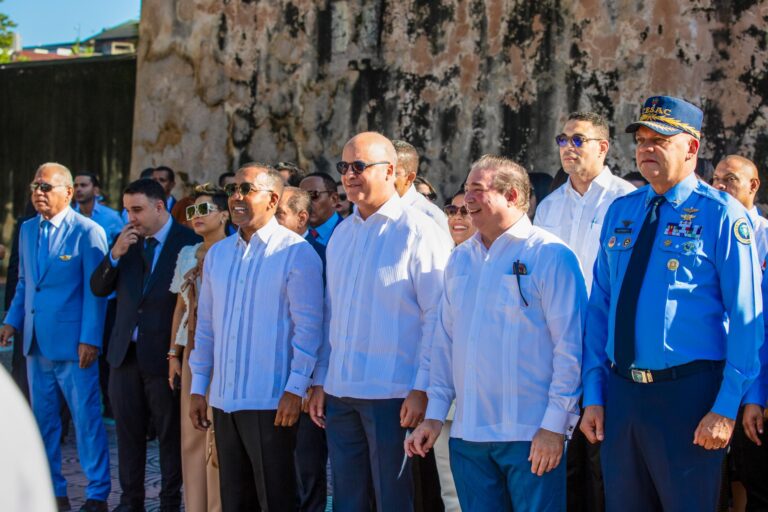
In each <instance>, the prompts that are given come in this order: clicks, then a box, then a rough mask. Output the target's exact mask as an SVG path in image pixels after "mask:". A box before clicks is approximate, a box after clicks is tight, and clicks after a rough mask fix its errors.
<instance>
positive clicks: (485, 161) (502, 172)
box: [469, 155, 531, 212]
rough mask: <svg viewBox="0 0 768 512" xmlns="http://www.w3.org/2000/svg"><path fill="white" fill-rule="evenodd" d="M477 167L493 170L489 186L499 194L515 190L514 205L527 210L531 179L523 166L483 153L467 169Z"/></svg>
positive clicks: (529, 200)
mask: <svg viewBox="0 0 768 512" xmlns="http://www.w3.org/2000/svg"><path fill="white" fill-rule="evenodd" d="M477 169H490V170H493V171H495V174H494V176H493V180H492V181H491V186H492V187H493V188H494V189H495V190H496V191H497V192H499V193H500V194H507V193H508V192H510V191H511V190H512V189H514V190H517V192H518V194H517V200H516V201H515V206H516V207H517V208H518V209H519V210H521V211H524V212H527V211H528V207H529V206H530V202H531V180H530V178H529V177H528V171H526V170H525V167H523V166H522V165H520V164H518V163H517V162H515V161H513V160H511V159H509V158H506V157H503V156H498V155H483V156H481V157H480V158H479V159H478V160H476V161H475V162H474V163H473V164H472V167H471V168H470V170H469V171H470V172H472V171H474V170H477Z"/></svg>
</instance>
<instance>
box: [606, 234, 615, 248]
mask: <svg viewBox="0 0 768 512" xmlns="http://www.w3.org/2000/svg"><path fill="white" fill-rule="evenodd" d="M614 245H616V237H615V236H612V237H611V238H609V239H608V247H613V246H614Z"/></svg>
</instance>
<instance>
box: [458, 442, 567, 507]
mask: <svg viewBox="0 0 768 512" xmlns="http://www.w3.org/2000/svg"><path fill="white" fill-rule="evenodd" d="M448 447H449V449H450V459H451V472H452V473H453V480H454V481H455V482H456V492H457V494H458V495H459V504H460V505H461V509H462V510H488V511H491V510H493V511H494V512H495V511H498V512H502V511H505V512H510V511H514V512H564V511H565V456H563V458H562V460H561V461H560V464H558V465H557V467H556V468H555V469H553V470H552V471H550V472H549V473H544V474H543V475H542V476H536V475H535V474H534V473H531V463H530V462H529V461H528V455H530V452H531V443H530V442H527V441H513V442H493V443H476V442H471V441H464V440H463V439H456V438H454V437H452V438H451V439H450V440H449V441H448Z"/></svg>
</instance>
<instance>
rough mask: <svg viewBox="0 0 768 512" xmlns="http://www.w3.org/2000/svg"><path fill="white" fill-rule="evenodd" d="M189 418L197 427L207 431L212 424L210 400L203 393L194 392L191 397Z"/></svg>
mask: <svg viewBox="0 0 768 512" xmlns="http://www.w3.org/2000/svg"><path fill="white" fill-rule="evenodd" d="M189 419H191V420H192V425H193V426H194V427H195V429H197V430H199V431H201V432H205V431H206V430H208V427H210V426H211V420H209V419H208V402H206V401H205V397H204V396H203V395H196V394H192V395H191V396H190V397H189Z"/></svg>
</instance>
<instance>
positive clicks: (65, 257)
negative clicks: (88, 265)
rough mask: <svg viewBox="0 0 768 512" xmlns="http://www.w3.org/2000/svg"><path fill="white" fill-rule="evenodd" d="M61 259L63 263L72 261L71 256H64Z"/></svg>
mask: <svg viewBox="0 0 768 512" xmlns="http://www.w3.org/2000/svg"><path fill="white" fill-rule="evenodd" d="M59 259H60V260H61V261H69V260H71V259H72V256H70V255H69V254H62V255H61V256H59Z"/></svg>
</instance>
